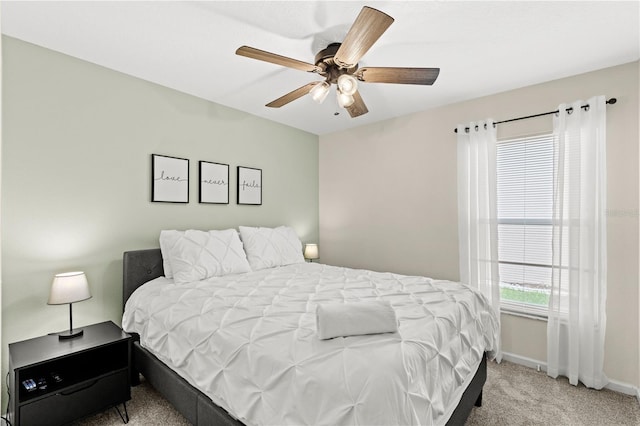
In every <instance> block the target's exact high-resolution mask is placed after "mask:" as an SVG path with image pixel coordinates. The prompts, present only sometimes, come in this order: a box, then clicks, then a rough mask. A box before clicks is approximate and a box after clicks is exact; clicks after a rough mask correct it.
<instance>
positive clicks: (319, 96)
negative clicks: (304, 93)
mask: <svg viewBox="0 0 640 426" xmlns="http://www.w3.org/2000/svg"><path fill="white" fill-rule="evenodd" d="M329 88H330V85H329V83H327V82H326V81H323V82H322V83H320V84H316V85H315V86H314V87H313V89H311V90H310V91H309V94H310V95H311V98H312V99H313V100H314V101H316V102H317V103H319V104H321V103H322V102H324V100H325V98H326V97H327V95H328V94H329Z"/></svg>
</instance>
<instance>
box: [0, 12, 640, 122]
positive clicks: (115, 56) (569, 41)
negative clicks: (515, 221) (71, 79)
mask: <svg viewBox="0 0 640 426" xmlns="http://www.w3.org/2000/svg"><path fill="white" fill-rule="evenodd" d="M364 5H367V6H371V7H374V8H377V9H379V10H381V11H383V12H385V13H387V14H388V15H391V16H392V17H393V18H395V22H394V23H393V25H391V27H390V28H389V29H388V30H387V32H386V33H384V34H383V35H382V37H381V38H380V39H379V40H378V42H377V43H376V44H375V45H374V46H373V48H372V49H371V50H370V51H369V52H368V53H367V54H366V55H365V56H364V57H363V58H362V60H361V62H360V66H364V65H368V66H400V67H439V68H440V69H441V71H440V76H439V78H438V80H437V81H436V83H435V84H434V85H433V86H414V85H397V84H371V83H369V84H367V83H362V84H361V85H360V93H361V94H362V97H363V99H364V101H365V103H366V104H367V106H368V108H369V113H368V114H365V115H363V116H361V117H358V118H355V119H354V118H351V117H350V116H349V114H348V113H347V112H346V111H344V110H341V109H340V108H339V107H338V106H337V103H336V101H335V96H331V95H330V96H329V97H328V98H327V100H326V101H325V102H324V104H322V105H318V104H316V103H314V102H313V101H312V100H311V99H310V97H309V96H304V97H302V98H300V99H298V100H296V101H293V102H291V103H290V104H288V105H285V106H284V107H282V108H279V109H274V108H266V107H265V106H264V105H265V104H266V103H268V102H270V101H272V100H274V99H276V98H278V97H280V96H282V95H284V94H285V93H288V92H290V91H292V90H293V89H296V88H298V87H300V86H302V85H304V84H306V83H308V82H310V81H316V80H320V79H321V78H320V77H319V76H317V75H315V74H310V73H305V72H302V71H297V70H293V69H289V68H283V67H280V66H277V65H273V64H270V63H265V62H260V61H256V60H253V59H249V58H245V57H241V56H237V55H235V50H236V49H237V48H238V47H240V46H242V45H248V46H252V47H256V48H259V49H262V50H267V51H270V52H273V53H277V54H280V55H283V56H288V57H291V58H295V59H299V60H302V61H305V62H314V56H315V54H316V53H317V51H319V50H321V49H322V48H324V47H326V45H327V44H328V43H329V42H333V41H341V40H342V38H343V37H344V35H345V34H346V33H347V31H348V29H349V28H350V26H351V24H352V22H353V21H354V19H355V18H356V16H357V15H358V13H359V11H360V9H361V8H362V6H364ZM639 7H640V3H639V2H638V1H626V2H607V1H602V2H582V1H571V2H539V1H529V2H479V1H473V2H457V1H447V2H444V1H384V2H377V1H368V2H362V1H341V2H335V1H279V2H275V1H229V2H221V1H205V2H197V1H196V2H166V1H146V2H131V1H127V2H117V1H116V2H79V1H77V2H58V1H46V2H13V1H2V2H1V8H2V9H1V15H2V32H3V33H4V34H7V35H9V36H12V37H16V38H19V39H21V40H25V41H28V42H31V43H34V44H37V45H40V46H44V47H46V48H49V49H53V50H56V51H59V52H62V53H65V54H68V55H71V56H74V57H77V58H81V59H84V60H86V61H89V62H93V63H96V64H99V65H102V66H105V67H107V68H111V69H114V70H117V71H120V72H123V73H126V74H129V75H132V76H136V77H139V78H142V79H144V80H148V81H151V82H154V83H157V84H161V85H163V86H167V87H170V88H173V89H175V90H179V91H181V92H185V93H189V94H192V95H195V96H198V97H200V98H204V99H208V100H210V101H213V102H217V103H219V104H222V105H226V106H229V107H232V108H237V109H239V110H242V111H246V112H248V113H251V114H255V115H257V116H260V117H264V118H267V119H269V120H273V121H276V122H280V123H284V124H286V125H289V126H292V127H296V128H299V129H302V130H305V131H308V132H311V133H314V134H319V135H320V134H326V133H330V132H334V131H338V130H343V129H348V128H351V127H355V126H360V125H363V124H368V123H373V122H377V121H380V120H385V119H389V118H392V117H396V116H401V115H406V114H409V113H412V112H416V111H421V110H425V109H428V108H433V107H437V106H440V105H445V104H449V103H453V102H459V101H463V100H466V99H472V98H476V97H479V96H484V95H489V94H492V93H498V92H502V91H506V90H510V89H515V88H518V87H523V86H528V85H532V84H535V83H540V82H544V81H549V80H554V79H558V78H562V77H566V76H570V75H575V74H580V73H583V72H588V71H592V70H596V69H600V68H605V67H609V66H613V65H618V64H622V63H626V62H631V61H634V60H637V59H638V58H639V56H640V41H639V27H640V25H639V21H640V17H639V10H640V9H639ZM336 111H340V112H341V113H340V115H337V116H335V115H334V112H336Z"/></svg>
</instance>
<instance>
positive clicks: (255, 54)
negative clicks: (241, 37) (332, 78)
mask: <svg viewBox="0 0 640 426" xmlns="http://www.w3.org/2000/svg"><path fill="white" fill-rule="evenodd" d="M236 55H240V56H246V57H247V58H251V59H257V60H259V61H265V62H271V63H272V64H276V65H282V66H283V67H289V68H293V69H296V70H300V71H307V72H322V68H320V67H317V66H315V65H313V64H309V63H307V62H302V61H299V60H297V59H292V58H287V57H286V56H282V55H276V54H275V53H271V52H266V51H264V50H260V49H256V48H255V47H249V46H242V47H239V48H238V50H236Z"/></svg>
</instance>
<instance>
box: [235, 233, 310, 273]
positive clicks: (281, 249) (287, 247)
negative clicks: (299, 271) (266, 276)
mask: <svg viewBox="0 0 640 426" xmlns="http://www.w3.org/2000/svg"><path fill="white" fill-rule="evenodd" d="M239 229H240V236H241V237H242V244H243V245H244V250H245V252H246V253H247V260H248V261H249V265H251V269H252V270H254V271H258V270H260V269H266V268H273V267H276V266H284V265H291V264H294V263H304V256H303V255H302V243H301V242H300V239H299V238H298V235H296V231H294V230H293V229H292V228H290V227H288V226H279V227H277V228H253V227H249V226H240V227H239Z"/></svg>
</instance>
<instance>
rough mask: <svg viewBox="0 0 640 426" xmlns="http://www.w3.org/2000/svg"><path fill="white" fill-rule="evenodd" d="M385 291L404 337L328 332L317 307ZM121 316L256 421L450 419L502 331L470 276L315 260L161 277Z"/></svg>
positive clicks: (218, 398)
mask: <svg viewBox="0 0 640 426" xmlns="http://www.w3.org/2000/svg"><path fill="white" fill-rule="evenodd" d="M375 299H378V300H387V301H389V302H390V303H391V305H392V306H393V308H394V309H395V311H396V315H397V318H398V320H399V328H398V333H387V334H377V335H367V336H352V337H348V338H342V337H339V338H335V339H332V340H319V339H318V337H317V334H316V320H315V308H316V305H317V304H318V303H321V302H325V301H347V302H355V301H359V300H375ZM122 324H123V328H124V329H125V330H126V331H128V332H136V333H138V334H140V341H141V344H142V346H144V347H145V348H147V349H148V350H150V351H151V352H152V353H153V354H155V355H156V356H157V357H158V358H159V359H160V360H162V361H163V362H164V363H166V364H167V365H169V366H170V367H171V368H173V369H174V370H175V371H177V372H178V373H179V374H180V375H181V376H182V377H184V378H185V379H186V380H187V381H188V382H190V383H191V384H192V385H194V386H196V387H197V388H198V389H200V390H201V391H202V392H204V393H205V394H207V395H208V396H209V397H210V398H211V399H212V400H213V401H214V402H215V403H216V404H218V405H220V406H221V407H223V408H225V409H226V410H227V411H229V413H231V414H232V415H233V416H234V417H236V418H238V419H240V420H241V421H242V422H243V423H245V424H248V425H286V424H290V425H291V424H293V425H321V424H325V425H341V424H360V425H375V424H381V425H382V424H384V425H414V424H437V425H439V424H444V423H445V422H446V421H447V420H448V418H449V417H450V416H451V413H452V412H453V410H454V409H455V407H456V405H457V404H458V402H459V400H460V398H461V396H462V392H463V391H464V388H465V387H466V385H467V384H468V383H469V382H470V380H471V378H472V377H473V375H474V374H475V371H476V369H477V366H478V363H479V361H480V359H481V357H482V356H483V352H484V351H491V350H493V349H495V345H496V342H497V336H498V333H499V330H498V328H499V327H498V321H497V319H496V317H495V314H494V312H493V310H492V309H491V306H490V305H489V303H488V302H487V300H486V299H485V298H484V297H483V296H482V295H481V294H480V293H478V292H477V291H474V290H472V289H470V288H469V287H468V286H465V285H463V284H459V283H454V282H450V281H437V280H432V279H429V278H425V277H411V276H403V275H397V274H390V273H375V272H371V271H364V270H353V269H347V268H339V267H332V266H326V265H320V264H317V263H303V264H295V265H289V266H285V267H279V268H272V269H265V270H261V271H257V272H249V273H246V274H238V275H227V276H224V277H217V278H211V279H208V280H205V281H198V282H192V283H187V284H180V285H176V284H173V283H172V281H171V280H167V279H165V278H164V277H163V278H158V279H156V280H154V281H151V282H149V283H146V284H145V285H143V286H141V287H140V288H139V289H138V290H136V292H135V293H134V294H133V295H132V296H131V298H130V299H129V300H128V302H127V304H126V307H125V312H124V316H123V321H122Z"/></svg>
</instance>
